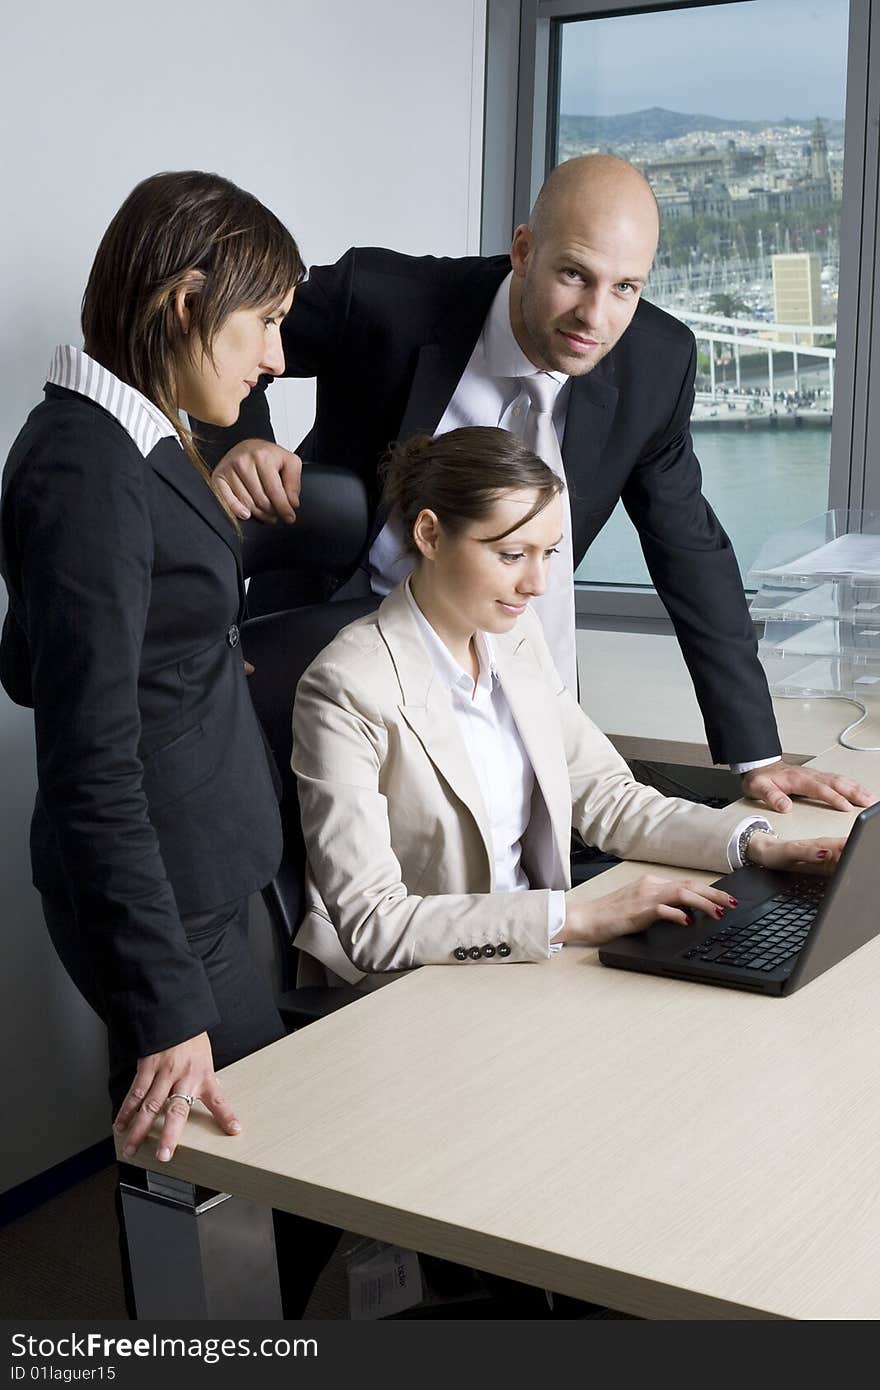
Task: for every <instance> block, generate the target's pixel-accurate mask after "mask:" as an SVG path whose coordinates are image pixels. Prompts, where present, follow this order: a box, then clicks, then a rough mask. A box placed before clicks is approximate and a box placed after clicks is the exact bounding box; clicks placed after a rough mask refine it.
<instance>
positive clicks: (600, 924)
mask: <svg viewBox="0 0 880 1390" xmlns="http://www.w3.org/2000/svg"><path fill="white" fill-rule="evenodd" d="M845 844H846V838H845V837H843V838H832V837H831V836H827V837H825V838H823V839H817V840H780V839H777V837H776V836H775V835H767V834H765V833H764V832H763V831H757V832H756V833H755V834H754V835H753V836H752V838H751V840H750V841H749V861H750V862H751V863H753V864H759V865H761V866H762V867H763V868H765V869H787V870H788V871H789V872H790V873H797V874H804V873H808V874H824V875H828V874H832V873H833V872H834V870H835V869H836V868H837V864H838V861H839V859H840V856H841V854H842V853H843V847H844V845H845ZM593 882H595V880H594V881H593ZM585 886H586V885H581V888H572V889H570V890H569V891H568V892H567V893H566V895H565V926H564V927H563V929H562V931H561V932H560V933H559V936H558V937H556V940H557V941H571V942H580V943H581V944H582V945H587V946H601V945H603V943H604V942H606V941H613V940H614V938H615V937H617V936H629V935H630V934H631V933H633V932H637V931H644V930H645V928H646V927H650V926H651V924H652V923H653V922H658V921H664V922H677V923H678V924H679V925H680V926H683V927H687V926H690V925H691V918H690V914H691V913H692V912H705V913H707V914H708V915H709V916H710V917H717V918H721V917H723V916H724V913H725V910H726V909H727V908H728V907H736V906H737V902H736V899H735V898H732V897H731V896H730V894H729V893H724V892H722V891H721V890H720V889H718V888H710V887H709V886H708V884H705V883H698V882H695V881H694V880H693V879H687V878H679V879H669V878H659V877H657V876H655V875H654V874H644V875H643V876H642V877H641V878H637V879H635V881H634V882H632V883H627V884H626V885H625V886H624V887H623V888H618V890H617V892H615V893H607V894H605V896H604V897H601V898H595V897H586V896H581V889H582V888H584V887H585ZM591 886H592V884H591Z"/></svg>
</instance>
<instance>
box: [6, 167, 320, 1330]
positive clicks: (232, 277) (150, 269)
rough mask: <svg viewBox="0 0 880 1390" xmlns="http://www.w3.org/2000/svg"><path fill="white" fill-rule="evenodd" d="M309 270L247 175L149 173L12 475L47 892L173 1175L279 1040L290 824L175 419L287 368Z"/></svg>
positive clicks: (63, 947)
mask: <svg viewBox="0 0 880 1390" xmlns="http://www.w3.org/2000/svg"><path fill="white" fill-rule="evenodd" d="M303 273H304V267H303V263H302V260H301V258H300V254H299V251H298V249H297V245H296V242H295V241H294V239H293V237H292V236H291V235H290V233H289V232H288V231H287V230H286V229H285V228H284V227H283V226H282V224H281V223H280V222H279V221H278V219H277V218H276V217H275V216H274V215H273V214H272V213H271V212H269V211H268V209H266V208H265V207H263V206H262V204H261V203H259V202H258V201H257V199H256V198H254V197H252V196H251V195H250V194H248V193H245V192H243V191H242V190H241V189H239V188H237V187H236V186H235V185H234V184H232V183H230V182H228V181H227V180H225V179H222V178H219V177H218V176H216V175H213V174H204V173H196V172H189V173H165V174H159V175H156V176H155V177H153V178H149V179H146V180H145V181H144V182H143V183H141V184H139V185H138V187H137V188H135V189H134V191H133V192H132V193H131V194H130V195H129V197H128V198H127V199H126V201H125V202H124V204H123V205H122V207H121V208H120V210H119V212H118V213H117V214H116V216H115V217H114V219H113V221H112V222H111V224H110V226H109V228H108V229H107V232H106V233H105V235H104V238H103V240H102V242H101V245H100V247H99V249H98V253H97V256H96V258H95V262H94V265H93V267H92V271H91V274H90V276H89V281H88V285H87V287H86V291H85V296H84V298H83V307H82V327H83V335H84V343H85V346H84V350H80V349H78V348H75V347H60V348H58V349H57V350H56V352H55V355H54V358H53V361H52V366H51V370H50V374H49V380H48V383H47V385H46V388H45V400H44V401H43V402H42V403H41V404H39V405H38V406H36V408H35V409H34V410H33V411H32V412H31V414H30V416H29V417H28V420H27V422H26V423H25V425H24V427H23V429H22V431H21V433H20V434H19V436H18V438H17V440H16V441H15V443H14V445H13V447H12V451H11V453H10V456H9V460H8V462H7V465H6V470H5V473H4V479H3V495H2V572H3V577H4V579H5V581H6V585H7V588H8V590H9V611H8V614H7V618H6V623H5V625H4V630H3V639H2V648H0V676H2V681H3V685H4V686H5V688H6V690H7V691H8V693H9V694H10V695H11V697H12V698H13V699H14V700H15V701H17V702H18V703H20V704H24V705H29V706H32V707H33V710H34V719H35V726H36V746H37V771H38V792H37V800H36V807H35V810H34V817H33V822H32V827H31V858H32V864H33V875H34V883H35V885H36V886H37V888H38V889H39V890H40V892H41V894H42V898H43V904H44V913H45V917H46V922H47V925H48V928H49V931H50V934H51V936H52V940H53V942H54V944H55V947H56V949H57V951H58V953H59V955H60V957H61V959H62V961H63V963H64V965H65V967H66V969H67V970H68V972H69V974H70V975H71V977H72V978H73V980H74V981H75V983H76V985H77V986H78V988H79V989H80V991H81V992H82V994H83V995H84V996H85V998H86V999H87V1000H88V1001H89V1003H90V1004H91V1005H92V1007H93V1008H94V1009H95V1010H96V1011H97V1013H98V1014H99V1015H100V1016H101V1018H102V1019H103V1020H104V1021H105V1023H106V1024H107V1027H108V1032H109V1039H110V1093H111V1098H112V1101H113V1108H114V1113H115V1124H114V1128H115V1129H116V1131H117V1132H118V1133H121V1134H124V1135H125V1153H126V1155H128V1156H131V1155H133V1154H134V1152H135V1151H136V1150H137V1148H138V1146H139V1145H140V1143H141V1142H142V1141H143V1140H144V1139H145V1138H146V1136H147V1134H148V1133H149V1131H150V1129H151V1127H152V1125H153V1123H154V1121H155V1120H156V1117H157V1116H161V1117H162V1126H161V1134H160V1137H159V1140H158V1158H159V1159H160V1161H167V1160H168V1159H169V1158H170V1157H171V1155H172V1154H173V1152H174V1148H175V1145H176V1144H177V1142H178V1141H179V1139H180V1136H181V1132H182V1130H183V1127H184V1125H185V1123H186V1120H187V1117H188V1115H189V1111H190V1109H191V1107H192V1105H193V1104H194V1103H195V1102H196V1101H198V1102H199V1103H201V1104H202V1105H204V1106H206V1107H207V1109H208V1110H209V1111H210V1112H211V1114H212V1115H213V1117H214V1120H215V1121H216V1123H217V1124H218V1125H219V1126H220V1128H221V1129H222V1130H224V1131H225V1132H226V1133H227V1134H235V1133H237V1132H238V1131H239V1130H240V1128H241V1126H240V1125H239V1123H238V1121H237V1120H236V1118H235V1115H234V1113H233V1110H232V1107H231V1106H230V1104H229V1103H228V1102H227V1101H226V1099H225V1098H224V1096H223V1094H222V1091H221V1088H220V1086H219V1084H218V1081H217V1078H216V1076H215V1068H216V1069H219V1068H220V1067H223V1066H226V1065H227V1064H228V1063H230V1062H232V1061H235V1060H236V1059H238V1058H240V1057H243V1056H246V1055H247V1054H249V1053H251V1052H254V1051H256V1050H257V1049H258V1048H260V1047H263V1046H265V1045H266V1044H267V1043H270V1042H274V1041H275V1040H276V1039H278V1038H280V1037H282V1036H283V1034H284V1028H283V1025H282V1023H281V1020H280V1018H279V1016H278V1013H277V1011H276V1009H275V1006H274V1002H273V998H272V994H271V991H270V988H269V986H268V983H267V982H266V981H264V980H263V979H262V978H261V977H260V975H259V974H258V972H257V970H256V968H255V966H254V963H253V961H252V959H251V956H250V953H249V950H248V945H247V940H246V935H245V929H246V919H245V912H246V903H247V898H248V895H249V894H250V893H252V892H255V891H257V890H259V889H260V888H262V887H263V885H264V884H265V883H267V882H268V880H269V879H270V878H271V877H272V876H273V874H274V872H275V870H276V868H277V866H278V863H279V860H280V856H281V829H280V821H279V814H278V804H277V798H276V794H275V788H274V782H273V771H272V769H271V767H270V762H269V754H268V752H267V749H266V746H265V743H264V741H263V739H262V736H261V732H260V728H259V725H258V723H257V719H256V716H255V714H254V710H253V706H252V704H251V699H250V695H249V693H248V689H247V681H246V676H245V669H244V662H243V659H242V653H241V648H240V646H239V645H238V630H239V623H240V622H241V619H242V615H243V611H244V584H243V579H242V571H241V556H240V544H239V535H238V530H237V524H236V523H235V521H234V520H233V519H232V517H231V516H230V514H229V513H228V512H227V511H226V510H225V509H224V507H223V506H222V505H221V504H220V503H218V501H217V499H216V497H215V495H214V494H213V492H212V491H211V488H210V486H209V484H208V474H207V470H206V469H205V466H204V463H203V462H202V459H201V456H200V454H199V449H198V441H197V439H195V438H194V437H193V435H192V434H191V433H190V431H189V430H188V428H187V427H186V426H185V425H184V424H183V422H182V421H181V418H180V413H179V412H180V411H185V412H186V413H187V415H189V416H193V417H197V418H199V419H201V420H205V421H211V422H212V423H213V424H216V425H227V426H228V425H231V424H233V423H234V422H235V420H236V419H237V418H238V412H239V407H240V405H241V402H242V401H243V400H244V399H245V397H246V396H247V395H248V394H249V392H250V390H251V389H252V388H253V387H254V386H255V385H256V383H257V380H258V378H259V377H260V376H261V375H262V374H269V375H273V376H274V375H277V374H279V373H280V372H281V371H282V370H283V367H284V355H283V351H282V347H281V337H280V327H281V322H282V320H283V319H284V316H285V315H286V314H287V313H288V311H289V309H290V305H291V301H292V298H293V291H294V287H295V286H296V284H297V283H298V282H299V281H300V279H301V278H302V276H303ZM276 1228H277V1220H276ZM299 1238H300V1240H301V1238H302V1237H301V1234H300V1237H299ZM281 1244H282V1242H279V1246H280V1245H281ZM280 1253H281V1252H280V1250H279V1254H280ZM296 1311H298V1310H297V1309H296V1307H295V1306H294V1305H293V1304H291V1302H290V1301H289V1300H288V1301H287V1304H286V1312H287V1314H288V1316H290V1315H291V1314H292V1313H295V1312H296Z"/></svg>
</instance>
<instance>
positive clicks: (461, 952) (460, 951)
mask: <svg viewBox="0 0 880 1390" xmlns="http://www.w3.org/2000/svg"><path fill="white" fill-rule="evenodd" d="M452 954H453V956H454V957H455V959H456V960H467V958H468V953H467V951H466V950H465V948H464V946H456V948H455V950H454V951H453V952H452Z"/></svg>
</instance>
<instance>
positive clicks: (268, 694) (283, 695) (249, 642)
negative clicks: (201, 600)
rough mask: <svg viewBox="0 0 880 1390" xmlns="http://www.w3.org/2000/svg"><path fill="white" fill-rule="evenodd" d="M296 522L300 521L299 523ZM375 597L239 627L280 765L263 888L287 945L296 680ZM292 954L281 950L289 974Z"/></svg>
mask: <svg viewBox="0 0 880 1390" xmlns="http://www.w3.org/2000/svg"><path fill="white" fill-rule="evenodd" d="M297 524H298V523H297ZM378 602H379V600H378V599H377V598H375V597H370V598H363V599H347V600H344V601H342V602H340V603H332V602H331V603H318V604H313V605H311V606H309V607H307V608H293V609H289V610H288V611H287V612H284V613H269V614H267V615H266V616H265V617H262V618H251V619H249V620H248V621H247V622H246V623H245V624H244V628H243V630H242V648H243V651H244V654H245V657H246V658H247V660H248V661H250V662H252V664H253V667H254V670H253V673H252V674H251V675H250V676H249V677H248V684H249V688H250V692H251V698H252V699H253V702H254V708H255V709H256V711H257V717H258V718H259V720H260V723H261V724H262V726H263V729H264V732H265V734H266V738H267V740H268V742H269V746H270V748H271V749H272V753H273V755H274V757H275V761H276V763H277V765H278V771H279V773H280V776H281V783H282V788H283V792H282V799H281V819H282V825H283V830H284V855H283V858H282V861H281V867H280V868H279V870H278V873H277V874H276V876H275V879H274V880H273V882H272V884H271V885H270V886H269V888H268V889H267V890H265V891H264V894H263V897H264V900H265V902H266V906H267V908H268V909H269V912H270V914H271V916H272V918H273V921H274V923H275V926H276V928H277V930H278V931H279V932H280V933H281V939H282V942H283V943H284V944H285V946H287V947H289V945H290V943H291V942H292V940H293V937H294V935H295V934H296V931H297V928H298V926H299V924H300V921H301V920H302V916H303V885H304V876H305V847H304V845H303V839H302V829H301V826H300V819H299V801H298V799H297V794H296V778H295V777H294V775H293V772H292V770H291V766H290V755H291V748H292V742H293V731H292V727H291V713H292V710H293V697H294V694H295V692H296V687H297V684H298V683H299V678H300V676H301V675H302V673H303V671H305V669H306V667H307V666H308V665H309V664H310V663H311V662H312V661H313V660H314V659H315V657H316V656H317V655H318V653H319V652H320V651H322V650H323V648H324V647H326V646H327V643H328V642H330V641H331V639H332V638H333V637H335V636H336V634H337V632H339V630H340V629H341V628H343V627H346V626H347V625H348V623H351V622H354V620H355V618H360V617H362V616H363V614H365V613H371V612H373V610H374V609H375V608H376V607H377V605H378ZM292 963H293V953H292V952H290V951H289V950H288V951H286V952H285V970H286V972H287V973H288V974H289V972H290V969H291V968H292Z"/></svg>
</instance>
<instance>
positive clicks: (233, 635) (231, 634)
mask: <svg viewBox="0 0 880 1390" xmlns="http://www.w3.org/2000/svg"><path fill="white" fill-rule="evenodd" d="M239 636H240V633H239V631H238V623H233V624H232V627H231V628H230V629H229V631H228V632H227V634H226V640H227V642H228V643H229V645H230V647H237V646H238V639H239Z"/></svg>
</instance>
